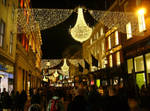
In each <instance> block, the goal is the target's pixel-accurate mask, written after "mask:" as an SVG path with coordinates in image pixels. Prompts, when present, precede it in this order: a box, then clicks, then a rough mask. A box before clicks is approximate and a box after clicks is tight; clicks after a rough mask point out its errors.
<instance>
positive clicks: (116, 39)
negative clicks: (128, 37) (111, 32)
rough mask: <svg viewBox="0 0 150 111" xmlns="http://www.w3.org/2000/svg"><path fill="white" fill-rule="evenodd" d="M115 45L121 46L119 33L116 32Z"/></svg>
mask: <svg viewBox="0 0 150 111" xmlns="http://www.w3.org/2000/svg"><path fill="white" fill-rule="evenodd" d="M115 45H119V37H118V31H116V32H115Z"/></svg>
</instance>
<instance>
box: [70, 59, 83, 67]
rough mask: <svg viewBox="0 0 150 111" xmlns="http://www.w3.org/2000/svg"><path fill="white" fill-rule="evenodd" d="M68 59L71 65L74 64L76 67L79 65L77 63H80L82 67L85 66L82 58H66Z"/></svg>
mask: <svg viewBox="0 0 150 111" xmlns="http://www.w3.org/2000/svg"><path fill="white" fill-rule="evenodd" d="M68 61H69V62H70V63H71V64H72V65H74V66H76V67H78V66H79V65H78V64H80V65H81V66H82V67H85V64H84V60H83V59H68Z"/></svg>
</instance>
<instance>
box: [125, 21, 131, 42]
mask: <svg viewBox="0 0 150 111" xmlns="http://www.w3.org/2000/svg"><path fill="white" fill-rule="evenodd" d="M126 31H127V39H130V38H132V30H131V23H130V22H129V23H128V24H127V25H126Z"/></svg>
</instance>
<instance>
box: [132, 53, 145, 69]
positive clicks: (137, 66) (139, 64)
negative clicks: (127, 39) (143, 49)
mask: <svg viewBox="0 0 150 111" xmlns="http://www.w3.org/2000/svg"><path fill="white" fill-rule="evenodd" d="M134 64H135V72H140V71H144V61H143V56H138V57H135V58H134Z"/></svg>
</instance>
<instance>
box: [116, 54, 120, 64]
mask: <svg viewBox="0 0 150 111" xmlns="http://www.w3.org/2000/svg"><path fill="white" fill-rule="evenodd" d="M116 61H117V65H120V52H117V53H116Z"/></svg>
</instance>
